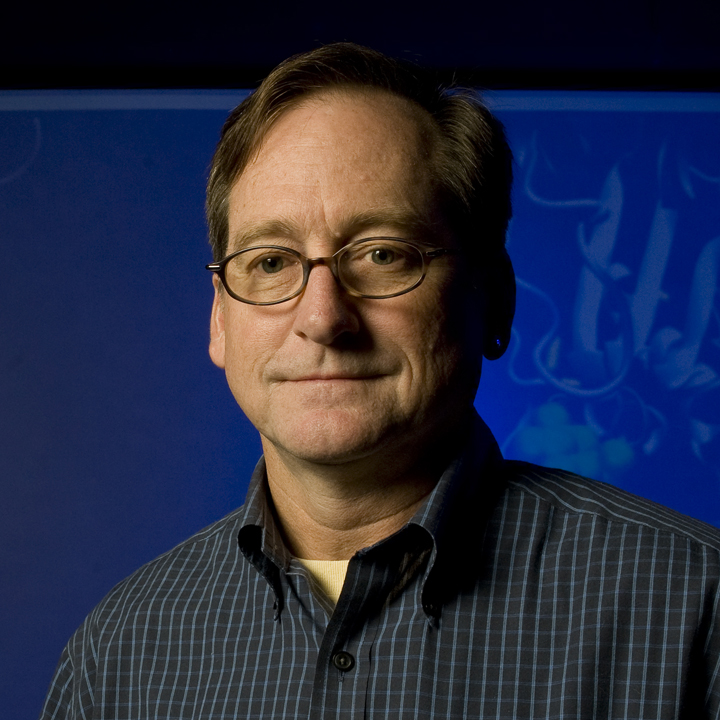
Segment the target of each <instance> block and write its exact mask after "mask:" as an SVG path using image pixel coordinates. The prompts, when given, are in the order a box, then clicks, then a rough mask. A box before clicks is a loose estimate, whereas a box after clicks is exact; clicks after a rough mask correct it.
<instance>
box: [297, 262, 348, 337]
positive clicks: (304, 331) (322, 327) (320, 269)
mask: <svg viewBox="0 0 720 720" xmlns="http://www.w3.org/2000/svg"><path fill="white" fill-rule="evenodd" d="M359 329H360V319H359V317H358V314H357V309H356V308H355V307H354V304H353V302H352V298H350V297H349V296H348V295H347V294H346V293H345V292H344V291H343V290H342V288H341V287H340V285H339V283H338V281H337V280H336V279H335V276H334V275H333V273H332V271H331V270H330V268H329V267H328V266H327V265H316V266H315V267H313V268H312V270H311V271H310V276H309V278H308V283H307V285H306V287H305V289H304V290H303V292H302V295H300V297H299V299H298V304H297V308H296V314H295V320H294V323H293V330H294V332H295V334H296V335H299V336H300V337H306V338H308V339H309V340H312V341H313V342H316V343H318V344H320V345H332V344H333V343H334V342H336V340H337V339H338V338H339V337H340V336H341V335H344V334H346V333H349V334H354V333H357V332H358V330H359Z"/></svg>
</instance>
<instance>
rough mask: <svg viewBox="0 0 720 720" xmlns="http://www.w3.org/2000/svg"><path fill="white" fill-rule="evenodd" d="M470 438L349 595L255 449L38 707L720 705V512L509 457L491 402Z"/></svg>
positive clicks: (67, 710) (341, 713) (627, 712)
mask: <svg viewBox="0 0 720 720" xmlns="http://www.w3.org/2000/svg"><path fill="white" fill-rule="evenodd" d="M468 425H469V426H472V425H473V422H472V420H470V421H469V423H468ZM468 440H469V442H468V443H467V446H466V449H465V451H464V452H463V453H461V455H460V456H459V457H458V458H457V459H456V460H455V461H454V462H453V463H451V465H450V466H449V467H448V469H447V470H446V471H445V473H444V474H443V475H442V477H441V479H440V481H439V482H438V484H437V486H436V487H435V489H434V490H433V491H432V493H431V494H430V496H429V497H428V498H427V500H426V501H425V503H423V505H422V507H421V508H420V510H419V511H418V512H417V513H416V515H415V516H414V517H413V518H412V519H411V521H410V522H409V523H408V524H407V525H406V526H405V527H404V528H402V529H401V530H400V531H399V532H397V533H395V534H394V535H393V536H391V537H390V538H387V539H384V540H382V541H380V542H378V543H375V544H374V545H372V546H370V547H368V548H365V549H363V550H361V551H360V552H357V553H355V554H354V555H353V558H352V559H351V561H350V563H349V566H348V570H347V576H346V578H345V583H344V586H343V589H342V593H341V595H340V598H339V600H338V602H337V605H336V606H334V607H333V605H332V603H331V602H330V601H329V600H328V599H327V598H324V597H323V594H322V592H320V591H318V589H317V588H316V586H315V584H314V579H313V576H312V575H311V574H310V573H308V572H307V570H306V569H305V568H304V567H303V566H302V564H301V563H299V562H298V561H297V559H296V558H295V557H294V556H293V555H292V553H290V551H289V550H288V548H287V546H286V545H285V543H284V542H283V539H282V537H281V532H280V530H279V528H278V527H277V524H276V521H275V519H274V513H273V510H272V506H271V504H270V501H269V496H268V492H267V482H266V475H265V467H264V463H262V462H261V463H260V464H259V465H258V468H257V470H256V472H255V475H254V477H253V480H252V483H251V487H250V490H249V493H248V498H247V501H246V504H245V505H244V507H242V508H241V509H239V510H237V511H235V512H234V513H232V514H231V515H229V516H228V517H226V518H224V519H223V520H221V521H219V522H217V523H216V524H214V525H212V526H210V527H209V528H207V529H205V530H204V531H202V532H200V533H198V534H197V535H195V536H194V537H192V538H190V539H189V540H188V541H186V542H184V543H183V544H181V545H180V546H178V547H177V548H175V549H174V550H172V551H170V552H169V553H167V554H165V555H163V556H162V557H160V558H158V559H157V560H155V561H153V562H151V563H150V564H148V565H146V566H145V567H143V568H141V569H140V570H139V571H138V572H136V573H135V574H134V575H132V576H131V577H130V578H128V579H127V580H125V581H124V582H122V583H121V584H120V585H118V586H117V587H116V588H115V589H114V590H113V591H112V592H111V593H110V594H109V595H108V596H107V598H105V600H104V601H103V602H102V603H101V604H100V605H99V606H98V607H97V608H96V609H95V610H94V611H93V612H92V613H91V615H90V616H89V617H88V619H87V620H86V622H85V624H84V625H83V626H82V627H81V628H80V630H79V631H78V632H77V633H76V635H75V636H74V637H73V639H72V640H71V642H70V644H69V645H68V647H67V648H66V650H65V652H64V654H63V657H62V658H61V661H60V665H59V667H58V671H57V674H56V677H55V680H54V683H53V687H52V688H51V691H50V695H49V697H48V702H47V705H46V709H45V714H44V716H43V718H46V719H49V718H67V719H70V718H72V719H73V720H76V719H79V718H83V719H85V718H98V719H99V718H102V719H103V720H111V719H112V720H130V719H132V720H138V719H141V718H142V719H143V720H144V719H145V718H153V719H156V718H157V719H159V718H162V719H163V720H170V719H172V720H190V719H191V718H192V719H193V720H199V719H201V718H202V719H203V720H205V719H208V720H210V719H212V720H229V719H230V718H238V719H239V718H242V719H243V720H245V719H248V718H258V719H259V718H278V719H280V718H282V719H286V718H287V719H290V718H293V719H294V718H317V719H318V720H320V719H326V718H356V717H367V718H407V719H410V718H412V719H413V720H415V719H416V718H419V719H422V720H424V719H430V718H432V719H434V720H441V719H442V720H445V719H446V718H493V719H494V718H507V719H508V720H511V719H512V720H521V719H528V720H529V719H533V720H537V719H538V718H582V719H583V720H590V719H600V718H602V719H603V720H605V719H606V718H613V719H619V718H623V719H626V720H636V719H637V718H643V720H650V719H657V720H660V719H666V718H667V719H675V718H687V719H688V720H690V719H692V720H699V719H700V718H716V717H719V716H720V679H719V678H718V669H719V668H720V628H719V627H718V625H717V622H716V618H717V602H718V577H719V576H720V538H718V533H717V532H716V531H715V530H714V529H712V528H709V527H707V526H704V525H703V524H702V523H697V522H694V521H690V520H688V519H687V518H683V517H682V516H681V515H678V514H677V513H674V512H672V511H668V510H665V509H664V508H661V507H659V506H657V505H653V504H652V503H650V502H647V501H644V500H640V499H638V498H634V497H632V496H629V495H627V494H626V493H623V492H621V491H619V490H617V489H615V488H611V487H609V486H607V485H603V484H601V483H593V482H592V481H587V480H585V479H584V478H580V477H577V476H574V475H570V474H568V473H563V472H560V471H548V470H545V469H544V468H539V467H537V466H534V465H529V464H526V463H517V462H512V461H504V460H503V459H502V457H501V456H500V454H499V451H498V449H497V446H496V445H495V443H494V440H493V439H492V436H491V435H490V433H489V431H488V430H487V429H486V428H485V427H484V426H483V425H482V423H481V421H480V420H476V426H475V427H474V428H473V431H472V433H471V434H470V437H469V438H468Z"/></svg>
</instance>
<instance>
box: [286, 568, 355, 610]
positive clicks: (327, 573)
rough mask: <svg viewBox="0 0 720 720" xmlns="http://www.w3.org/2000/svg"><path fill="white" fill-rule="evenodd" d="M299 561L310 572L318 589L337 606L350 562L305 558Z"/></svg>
mask: <svg viewBox="0 0 720 720" xmlns="http://www.w3.org/2000/svg"><path fill="white" fill-rule="evenodd" d="M297 560H298V562H300V563H302V565H303V566H304V567H305V568H306V569H307V570H308V572H309V573H310V574H311V575H312V577H313V579H314V580H315V582H316V583H317V585H318V587H319V588H320V589H321V590H322V591H323V592H324V593H325V595H327V596H328V598H330V600H332V602H333V605H337V601H338V598H339V597H340V592H341V591H342V586H343V583H344V582H345V575H346V574H347V569H348V564H349V562H350V561H349V560H304V559H303V558H297Z"/></svg>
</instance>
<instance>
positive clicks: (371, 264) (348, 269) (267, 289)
mask: <svg viewBox="0 0 720 720" xmlns="http://www.w3.org/2000/svg"><path fill="white" fill-rule="evenodd" d="M453 252H455V251H454V250H451V249H448V248H423V247H421V246H419V245H416V244H414V243H411V242H408V241H406V240H400V239H398V238H386V237H377V238H367V239H365V240H360V241H359V242H356V243H352V244H350V245H346V246H345V247H343V248H341V249H340V250H338V251H337V252H336V253H335V254H334V255H332V256H330V257H317V258H308V257H305V256H304V255H302V254H301V253H299V252H297V251H296V250H292V249H291V248H286V247H282V246H280V245H259V246H257V247H249V248H245V249H243V250H238V251H237V252H234V253H232V254H230V255H228V256H227V257H226V258H224V259H223V260H220V262H216V263H210V264H209V265H206V269H207V270H210V271H211V272H214V273H217V274H218V275H219V276H220V280H221V281H222V284H223V285H224V286H225V289H226V290H227V291H228V294H229V295H230V296H231V297H234V298H235V299H236V300H240V302H244V303H248V304H250V305H275V304H277V303H281V302H286V301H287V300H291V299H292V298H294V297H297V296H298V295H299V294H300V293H301V292H302V291H303V290H304V289H305V286H306V285H307V283H308V278H309V277H310V271H311V270H312V269H313V268H314V267H315V266H316V265H325V266H326V267H328V268H330V271H331V272H332V274H333V275H334V276H335V278H336V280H337V281H338V282H339V283H340V285H341V286H342V287H343V288H344V289H345V291H346V292H347V293H348V294H349V295H353V296H354V297H363V298H375V299H378V300H379V299H382V298H391V297H396V296H398V295H403V294H404V293H406V292H410V291H411V290H413V289H414V288H416V287H417V286H418V285H420V283H421V282H422V281H423V280H424V279H425V273H426V272H427V268H428V265H429V263H430V261H431V260H434V259H435V258H438V257H442V256H443V255H449V254H451V253H453Z"/></svg>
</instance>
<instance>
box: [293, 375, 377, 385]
mask: <svg viewBox="0 0 720 720" xmlns="http://www.w3.org/2000/svg"><path fill="white" fill-rule="evenodd" d="M380 377H382V376H381V375H303V376H301V377H297V378H288V382H297V383H304V382H307V383H312V382H316V383H323V382H360V381H363V380H377V379H378V378H380Z"/></svg>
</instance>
